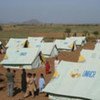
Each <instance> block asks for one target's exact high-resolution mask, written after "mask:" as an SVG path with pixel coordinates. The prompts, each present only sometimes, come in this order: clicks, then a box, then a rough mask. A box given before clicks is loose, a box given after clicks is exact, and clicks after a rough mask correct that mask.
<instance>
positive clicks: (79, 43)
mask: <svg viewBox="0 0 100 100" xmlns="http://www.w3.org/2000/svg"><path fill="white" fill-rule="evenodd" d="M70 39H71V40H73V41H75V43H76V46H83V45H84V44H85V43H86V37H70Z"/></svg>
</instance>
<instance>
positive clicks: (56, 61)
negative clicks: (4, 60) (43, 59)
mask: <svg viewBox="0 0 100 100" xmlns="http://www.w3.org/2000/svg"><path fill="white" fill-rule="evenodd" d="M59 62H60V61H59V59H58V57H56V58H55V60H54V67H55V70H56V69H57V66H58V64H59Z"/></svg>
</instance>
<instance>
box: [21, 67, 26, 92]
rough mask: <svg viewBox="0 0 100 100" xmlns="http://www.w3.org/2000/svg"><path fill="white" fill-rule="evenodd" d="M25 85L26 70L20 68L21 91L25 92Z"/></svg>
mask: <svg viewBox="0 0 100 100" xmlns="http://www.w3.org/2000/svg"><path fill="white" fill-rule="evenodd" d="M26 86H27V82H26V71H25V69H22V74H21V90H22V92H23V93H25V92H26Z"/></svg>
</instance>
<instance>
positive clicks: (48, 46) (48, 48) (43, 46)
mask: <svg viewBox="0 0 100 100" xmlns="http://www.w3.org/2000/svg"><path fill="white" fill-rule="evenodd" d="M30 46H31V47H33V48H34V47H36V48H39V49H40V50H41V51H42V53H43V54H44V55H50V54H51V52H52V50H53V48H54V47H55V44H54V43H51V42H43V43H39V42H38V43H35V44H34V43H33V44H32V42H31V44H30Z"/></svg>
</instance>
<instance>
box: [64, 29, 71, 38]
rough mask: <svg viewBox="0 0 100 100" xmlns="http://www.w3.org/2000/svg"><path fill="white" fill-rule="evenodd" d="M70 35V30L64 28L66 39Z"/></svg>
mask: <svg viewBox="0 0 100 100" xmlns="http://www.w3.org/2000/svg"><path fill="white" fill-rule="evenodd" d="M70 33H71V29H70V28H66V29H65V34H67V37H69V36H70Z"/></svg>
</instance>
